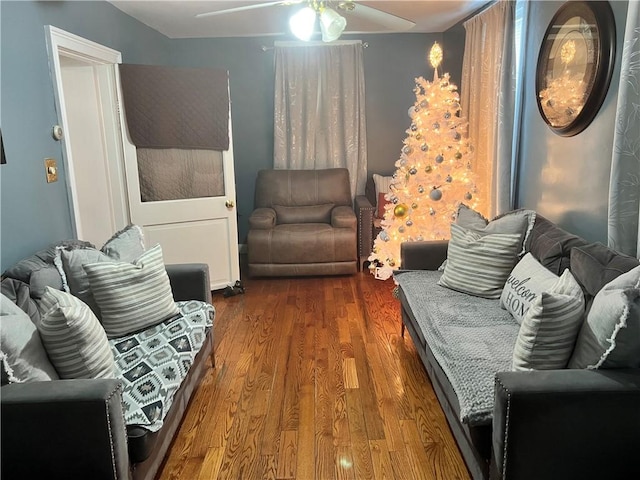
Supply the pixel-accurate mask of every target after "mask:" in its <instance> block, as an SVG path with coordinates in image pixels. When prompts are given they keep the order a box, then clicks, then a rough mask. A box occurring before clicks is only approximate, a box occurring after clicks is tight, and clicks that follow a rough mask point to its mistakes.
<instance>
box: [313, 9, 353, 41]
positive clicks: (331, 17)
mask: <svg viewBox="0 0 640 480" xmlns="http://www.w3.org/2000/svg"><path fill="white" fill-rule="evenodd" d="M346 26H347V19H346V18H344V17H343V16H342V15H340V14H339V13H338V12H336V11H335V10H332V9H331V8H325V9H323V10H322V12H321V13H320V31H321V32H322V41H323V42H333V41H334V40H337V39H338V38H340V35H342V32H344V29H345V27H346Z"/></svg>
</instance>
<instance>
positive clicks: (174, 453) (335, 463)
mask: <svg viewBox="0 0 640 480" xmlns="http://www.w3.org/2000/svg"><path fill="white" fill-rule="evenodd" d="M245 289H246V293H245V294H244V295H237V296H234V297H229V298H223V297H222V295H220V294H214V296H213V303H214V305H215V307H216V311H217V313H216V319H215V326H214V329H215V330H214V331H215V342H216V368H215V369H210V370H209V372H208V373H207V376H206V377H205V379H204V380H203V381H202V383H201V385H200V387H199V388H198V390H197V392H196V393H195V395H194V397H193V399H192V401H191V404H190V406H189V411H188V413H187V415H186V417H185V419H184V421H183V423H182V427H181V429H180V431H179V433H178V435H177V437H176V439H175V440H174V443H173V446H172V448H171V450H170V454H169V455H168V456H167V458H166V461H165V464H164V467H163V469H162V470H161V473H160V475H159V477H158V478H160V479H184V480H195V479H206V480H208V479H234V480H235V479H298V480H313V479H316V480H329V479H383V478H384V479H411V480H414V479H446V480H452V479H468V478H469V473H468V471H467V469H466V467H465V465H464V462H463V460H462V457H461V456H460V452H459V450H458V448H457V446H456V444H455V441H454V440H453V437H452V435H451V432H450V430H449V427H448V425H447V423H446V420H445V418H444V414H443V413H442V411H441V409H440V406H439V404H438V402H437V400H436V397H435V393H434V392H433V389H432V387H431V384H430V383H429V380H428V377H427V374H426V372H425V371H424V368H423V366H422V363H421V362H420V359H419V357H418V355H417V353H416V351H415V349H414V346H413V344H412V342H411V339H410V337H409V336H408V335H405V338H404V339H403V338H401V337H400V308H399V302H398V301H397V300H396V299H395V298H393V296H392V289H393V284H392V281H391V280H388V281H385V282H382V281H379V280H375V279H374V278H373V276H372V275H370V274H369V273H368V272H365V273H358V274H356V275H353V276H345V277H323V278H296V279H247V280H245Z"/></svg>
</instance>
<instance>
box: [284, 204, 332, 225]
mask: <svg viewBox="0 0 640 480" xmlns="http://www.w3.org/2000/svg"><path fill="white" fill-rule="evenodd" d="M333 207H334V204H333V203H325V204H322V205H305V206H291V207H289V206H286V205H274V206H273V209H274V210H275V211H276V222H277V224H278V225H280V224H284V223H329V222H330V221H331V210H333Z"/></svg>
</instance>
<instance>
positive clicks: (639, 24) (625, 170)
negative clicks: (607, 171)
mask: <svg viewBox="0 0 640 480" xmlns="http://www.w3.org/2000/svg"><path fill="white" fill-rule="evenodd" d="M639 229H640V2H637V1H636V2H629V10H628V12H627V25H626V29H625V35H624V46H623V51H622V65H621V70H620V85H619V87H618V108H617V113H616V130H615V135H614V144H613V158H612V162H611V182H610V185H609V246H610V247H611V248H613V249H614V250H617V251H619V252H622V253H626V254H628V255H633V256H635V257H638V258H640V241H639V239H640V231H639Z"/></svg>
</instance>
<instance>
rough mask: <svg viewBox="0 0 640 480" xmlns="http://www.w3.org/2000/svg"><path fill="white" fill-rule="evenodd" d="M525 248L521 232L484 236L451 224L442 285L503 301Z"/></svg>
mask: <svg viewBox="0 0 640 480" xmlns="http://www.w3.org/2000/svg"><path fill="white" fill-rule="evenodd" d="M521 245H522V236H521V235H520V233H511V234H499V233H493V234H481V233H478V232H475V231H473V230H468V229H466V228H463V227H461V226H460V225H456V224H455V223H454V224H451V240H449V249H448V251H447V265H446V267H445V269H444V273H443V274H442V277H440V280H439V281H438V284H439V285H442V286H443V287H447V288H451V289H453V290H457V291H459V292H464V293H468V294H470V295H476V296H478V297H484V298H495V299H498V298H500V294H501V293H502V289H503V288H504V284H505V282H506V280H507V277H508V276H509V273H510V272H511V270H513V266H514V265H515V264H516V262H517V259H518V257H517V255H518V252H519V251H520V248H521Z"/></svg>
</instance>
